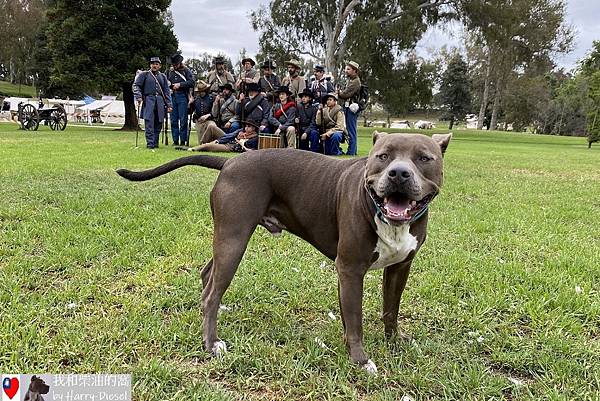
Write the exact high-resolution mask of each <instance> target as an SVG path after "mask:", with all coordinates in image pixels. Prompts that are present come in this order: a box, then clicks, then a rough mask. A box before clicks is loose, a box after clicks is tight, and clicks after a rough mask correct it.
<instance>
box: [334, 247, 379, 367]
mask: <svg viewBox="0 0 600 401" xmlns="http://www.w3.org/2000/svg"><path fill="white" fill-rule="evenodd" d="M336 268H337V271H338V291H339V301H340V312H341V314H342V324H343V325H344V341H345V343H346V348H347V349H348V353H349V354H350V359H352V361H353V362H355V363H357V364H359V365H360V366H361V367H362V368H363V369H365V370H367V372H369V373H372V374H374V373H377V367H376V366H375V364H374V363H373V362H372V361H371V360H370V359H369V357H368V356H367V354H366V353H365V350H364V347H363V328H362V298H363V280H364V276H365V270H364V269H362V268H357V267H356V266H349V265H345V264H343V263H342V262H340V261H339V259H338V260H336Z"/></svg>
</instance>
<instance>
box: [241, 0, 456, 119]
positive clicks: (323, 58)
mask: <svg viewBox="0 0 600 401" xmlns="http://www.w3.org/2000/svg"><path fill="white" fill-rule="evenodd" d="M452 1H453V0H452ZM450 3H451V0H447V1H445V0H363V1H359V0H307V1H304V2H298V1H295V0H272V1H271V2H270V3H269V5H268V6H267V7H261V8H259V9H258V10H256V11H254V12H252V13H251V16H250V18H251V24H252V27H253V28H254V30H256V31H258V32H259V33H260V37H259V45H260V54H261V55H262V56H263V57H265V58H270V59H273V60H275V61H276V62H277V63H278V64H281V63H282V62H284V61H285V60H286V59H287V58H288V57H289V55H291V54H294V55H296V56H304V57H307V58H310V59H312V60H315V61H316V62H318V63H321V64H324V65H325V67H326V68H327V70H328V71H329V72H330V73H331V74H332V75H333V78H334V81H335V82H336V83H337V84H338V85H343V82H342V80H341V79H340V75H341V71H342V69H343V67H344V63H345V62H346V61H348V60H354V61H356V62H358V63H359V64H360V66H361V72H360V77H361V81H362V82H363V83H366V84H367V85H368V86H369V88H370V92H371V93H372V94H374V95H375V96H373V100H375V101H379V102H382V104H383V105H384V107H385V108H386V110H388V112H394V113H395V112H397V111H405V110H408V109H410V108H413V107H414V103H410V102H411V101H412V100H414V99H415V98H419V101H418V103H420V104H428V103H429V102H430V101H431V97H432V94H431V88H432V86H433V82H432V81H431V80H429V78H430V77H431V75H432V73H431V72H430V70H429V64H427V63H422V62H421V61H418V60H415V58H414V56H413V55H412V54H411V51H412V49H413V48H414V46H415V44H416V43H417V41H418V40H419V39H420V38H421V37H422V35H423V33H424V32H425V31H426V30H427V28H428V27H429V26H430V25H432V24H435V23H436V22H438V21H440V20H442V19H448V18H450V17H451V16H452V15H453V14H452V13H451V10H450V9H449V7H448V5H449V4H450ZM282 27H285V29H282ZM426 64H427V65H426ZM427 98H428V99H427Z"/></svg>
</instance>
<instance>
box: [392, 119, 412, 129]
mask: <svg viewBox="0 0 600 401" xmlns="http://www.w3.org/2000/svg"><path fill="white" fill-rule="evenodd" d="M390 128H398V129H406V128H410V122H409V121H408V120H401V121H394V122H393V123H392V124H391V125H390Z"/></svg>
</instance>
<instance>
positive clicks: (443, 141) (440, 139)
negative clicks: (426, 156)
mask: <svg viewBox="0 0 600 401" xmlns="http://www.w3.org/2000/svg"><path fill="white" fill-rule="evenodd" d="M431 139H433V140H434V141H435V143H437V144H438V145H440V148H441V149H442V155H443V154H444V153H446V149H447V148H448V144H449V143H450V139H452V132H450V133H448V134H445V135H444V134H433V135H432V136H431Z"/></svg>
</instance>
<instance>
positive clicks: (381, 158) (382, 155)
mask: <svg viewBox="0 0 600 401" xmlns="http://www.w3.org/2000/svg"><path fill="white" fill-rule="evenodd" d="M377 157H378V158H379V160H381V161H385V160H387V158H388V155H387V154H385V153H382V154H380V155H377Z"/></svg>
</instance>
